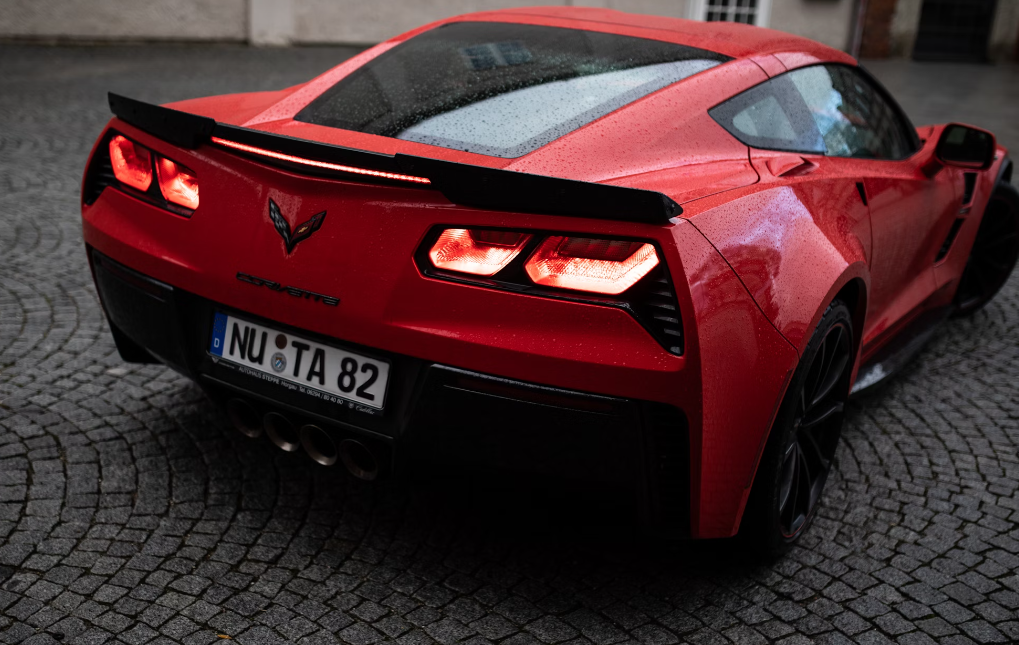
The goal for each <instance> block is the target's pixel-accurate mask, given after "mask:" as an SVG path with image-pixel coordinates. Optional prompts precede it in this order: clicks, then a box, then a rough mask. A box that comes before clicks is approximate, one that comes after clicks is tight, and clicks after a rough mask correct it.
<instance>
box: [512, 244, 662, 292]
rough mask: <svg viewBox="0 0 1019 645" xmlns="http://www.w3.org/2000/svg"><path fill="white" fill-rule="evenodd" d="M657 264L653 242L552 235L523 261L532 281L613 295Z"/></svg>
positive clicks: (656, 254) (627, 286)
mask: <svg viewBox="0 0 1019 645" xmlns="http://www.w3.org/2000/svg"><path fill="white" fill-rule="evenodd" d="M656 266H658V253H656V252H655V247H654V245H653V244H649V243H647V242H631V241H628V240H603V239H596V238H588V237H565V236H559V235H554V236H551V237H548V238H546V239H545V241H544V242H542V243H541V246H539V247H538V248H537V249H536V250H535V251H534V253H533V254H531V257H529V258H528V259H527V262H526V263H525V264H524V270H525V271H527V275H528V276H529V277H530V278H531V280H533V281H534V283H535V284H540V285H543V286H546V287H559V288H560V289H573V290H576V291H589V292H591V293H604V294H609V295H616V294H620V293H623V292H624V291H626V290H627V289H629V288H630V287H632V286H633V285H634V284H636V283H637V281H638V280H640V279H641V278H643V277H644V276H646V275H647V274H648V273H649V272H650V271H651V270H652V269H654V268H655V267H656Z"/></svg>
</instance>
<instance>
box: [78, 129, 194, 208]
mask: <svg viewBox="0 0 1019 645" xmlns="http://www.w3.org/2000/svg"><path fill="white" fill-rule="evenodd" d="M109 186H113V187H115V188H118V189H120V190H122V191H124V192H126V193H128V194H130V195H131V196H132V197H135V198H137V199H140V200H142V201H145V202H148V203H150V204H152V205H154V206H158V207H160V208H163V209H165V210H168V211H170V212H171V213H174V214H177V215H181V216H184V217H191V214H192V213H193V212H194V210H195V209H196V208H198V177H197V175H196V174H195V172H194V171H192V170H190V169H189V168H187V167H186V166H183V165H181V164H179V163H177V162H175V161H173V160H171V159H167V158H166V157H163V156H162V155H160V154H158V153H157V152H155V151H153V150H151V149H150V148H148V147H146V146H144V145H142V144H140V143H138V142H137V141H133V140H132V139H129V138H127V137H125V136H124V135H122V134H120V133H118V132H116V131H112V130H111V131H110V132H109V133H108V134H107V136H106V138H105V139H104V140H103V143H102V144H101V145H99V146H98V147H97V148H96V152H95V154H94V155H92V161H91V162H90V163H89V166H88V169H87V170H86V171H85V181H84V183H83V185H82V196H81V197H82V201H83V202H84V203H85V204H86V205H89V204H92V203H94V202H95V201H96V200H97V199H99V195H100V194H102V192H103V190H105V189H106V188H107V187H109Z"/></svg>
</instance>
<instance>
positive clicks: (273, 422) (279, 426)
mask: <svg viewBox="0 0 1019 645" xmlns="http://www.w3.org/2000/svg"><path fill="white" fill-rule="evenodd" d="M262 424H263V425H265V434H267V435H269V439H271V440H272V442H273V443H274V444H276V445H277V446H279V447H280V449H282V450H284V451H286V452H294V451H295V450H297V449H298V448H300V447H301V435H300V434H299V433H298V432H297V428H295V427H294V424H293V423H290V420H289V419H287V418H286V417H285V416H283V415H282V414H280V413H279V412H270V413H269V414H267V415H265V418H263V419H262Z"/></svg>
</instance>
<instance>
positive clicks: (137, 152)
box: [110, 134, 152, 192]
mask: <svg viewBox="0 0 1019 645" xmlns="http://www.w3.org/2000/svg"><path fill="white" fill-rule="evenodd" d="M110 162H111V164H112V165H113V176H114V177H116V178H117V181H119V182H120V183H122V184H126V185H128V186H130V187H131V188H135V189H137V190H140V191H142V192H145V191H146V190H148V189H149V186H151V185H152V153H151V152H150V151H149V149H148V148H146V147H145V146H143V145H140V144H137V143H135V142H134V141H131V140H130V139H128V138H127V137H125V136H123V135H120V134H118V135H117V136H115V137H113V138H112V139H110Z"/></svg>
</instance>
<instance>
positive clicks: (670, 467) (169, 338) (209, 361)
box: [89, 247, 690, 535]
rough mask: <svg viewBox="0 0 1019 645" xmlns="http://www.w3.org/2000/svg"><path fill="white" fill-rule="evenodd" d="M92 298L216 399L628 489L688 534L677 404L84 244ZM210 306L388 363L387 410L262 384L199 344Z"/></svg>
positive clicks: (459, 457) (646, 509)
mask: <svg viewBox="0 0 1019 645" xmlns="http://www.w3.org/2000/svg"><path fill="white" fill-rule="evenodd" d="M89 259H90V261H91V265H92V271H93V275H94V278H95V282H96V286H97V288H98V290H99V294H100V299H101V301H102V304H103V307H104V309H105V311H106V314H107V317H108V318H109V320H110V323H111V327H112V328H113V333H114V337H115V339H116V341H117V345H118V349H119V350H120V352H121V354H122V355H123V356H124V358H125V359H127V360H134V361H142V360H145V359H146V358H147V355H151V356H152V357H153V358H155V359H158V360H159V361H160V362H163V363H165V364H167V365H169V366H171V367H172V368H174V369H175V370H177V371H179V372H181V373H182V374H185V375H187V376H188V377H190V378H192V379H194V380H195V381H196V382H198V383H199V384H200V385H201V386H202V387H203V389H205V390H206V391H207V392H209V394H210V395H212V396H213V398H215V399H219V400H226V399H228V398H231V397H241V398H244V399H246V400H248V401H250V402H252V403H253V404H254V405H255V407H256V408H258V409H260V410H261V411H263V412H269V411H278V412H283V413H284V414H286V415H288V416H289V417H291V418H294V419H296V420H297V421H298V423H304V422H313V423H315V424H317V425H319V426H320V427H322V428H324V429H325V430H326V431H327V432H328V433H330V434H331V435H332V436H333V437H334V440H335V441H337V442H338V441H339V440H341V439H343V438H348V437H349V438H357V439H358V440H360V441H362V442H369V443H371V444H373V445H374V446H375V449H376V452H377V453H378V454H380V455H383V456H384V457H385V463H384V464H383V469H384V470H388V471H390V472H395V473H400V472H404V471H406V470H409V469H411V468H412V467H414V466H416V465H421V464H436V463H444V464H452V465H454V466H460V467H470V468H472V469H479V470H485V471H489V470H492V469H498V470H507V471H522V472H527V473H533V474H536V475H539V476H545V477H551V478H558V479H565V480H569V481H573V482H583V483H585V484H590V485H592V486H597V487H601V488H605V489H611V490H614V491H616V492H621V493H624V494H627V495H630V496H631V498H632V499H633V500H634V505H635V510H637V512H638V513H639V515H640V517H641V518H642V519H643V520H644V522H645V523H646V524H647V525H648V526H649V527H651V528H653V529H655V530H659V531H663V532H666V533H668V534H670V535H689V532H690V522H689V519H690V468H689V464H690V456H689V455H690V443H689V431H688V423H687V419H686V416H685V415H684V414H683V413H682V412H681V411H680V410H679V409H678V408H676V407H674V406H671V405H667V404H663V403H655V402H649V401H641V400H635V399H631V398H622V397H613V396H603V395H597V394H590V393H584V392H578V391H573V390H567V389H560V388H553V387H547V386H542V385H536V384H532V383H526V382H522V381H517V380H512V379H505V378H501V377H497V376H492V375H488V374H483V373H479V372H475V371H471V370H465V369H460V368H456V367H451V366H447V365H442V364H438V363H435V362H430V361H427V360H422V359H418V358H414V357H410V356H405V355H400V354H395V353H392V352H385V351H380V350H378V349H376V348H364V347H359V346H357V345H354V344H351V343H348V342H344V341H340V340H337V339H334V338H329V337H325V336H322V335H320V334H314V333H309V332H308V331H307V330H302V329H294V328H291V327H289V326H288V325H284V324H281V323H279V322H276V321H270V320H264V319H262V318H261V317H259V316H257V315H253V314H250V313H248V312H243V311H237V310H235V309H233V308H230V307H227V306H224V305H222V304H219V303H215V302H213V301H211V300H208V299H205V298H202V297H200V296H198V295H195V294H193V293H190V292H188V291H185V290H183V289H180V288H176V287H174V286H173V285H169V284H166V283H163V282H160V281H158V280H155V279H153V278H151V277H149V276H146V275H144V274H142V273H139V272H137V271H135V270H133V269H131V268H129V267H127V266H125V265H123V264H120V263H119V262H116V261H115V260H113V259H111V258H109V257H108V256H105V255H103V254H102V253H100V252H99V251H97V250H95V249H92V248H91V247H90V248H89ZM216 311H222V312H225V313H230V314H234V315H238V316H241V317H244V318H246V319H248V320H251V321H253V322H262V323H265V324H268V325H272V326H273V327H274V328H277V329H280V330H283V331H287V330H289V331H291V332H293V333H300V334H302V335H304V336H306V337H311V338H313V339H314V340H317V341H319V342H322V343H326V344H331V345H335V346H339V347H342V348H348V349H351V350H354V351H360V352H368V353H371V354H373V355H376V356H382V357H383V358H385V359H388V360H389V361H390V362H391V373H392V374H393V377H392V380H391V381H390V384H389V393H388V395H387V405H386V408H385V409H384V410H383V411H382V412H381V413H379V414H370V413H367V412H365V411H363V409H358V408H356V407H354V406H346V405H342V404H337V403H331V402H329V401H325V400H322V399H318V398H315V397H312V396H308V395H306V394H301V393H299V392H296V391H291V390H287V389H284V388H281V387H279V386H277V385H274V384H271V383H267V382H265V381H263V380H260V379H258V378H255V377H252V376H249V375H247V374H245V373H242V372H241V371H238V370H237V369H235V368H234V367H233V366H232V365H231V364H230V363H227V362H225V361H214V360H213V358H212V357H211V355H210V354H209V353H208V351H207V348H208V345H209V338H210V334H211V333H212V319H213V316H214V314H215V312H216Z"/></svg>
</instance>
